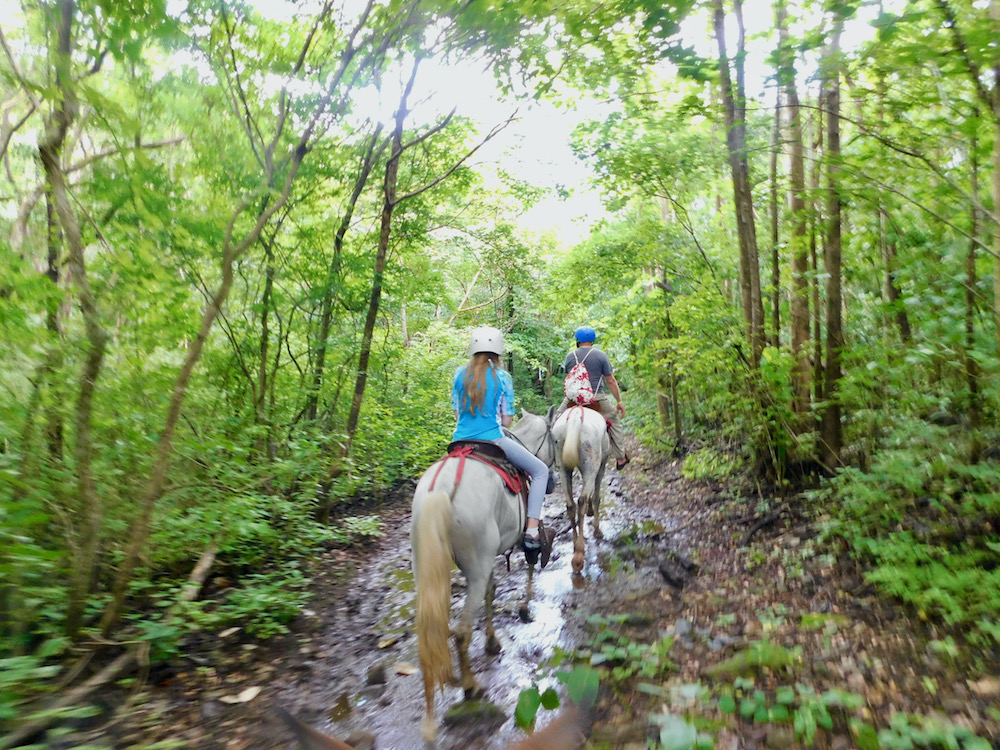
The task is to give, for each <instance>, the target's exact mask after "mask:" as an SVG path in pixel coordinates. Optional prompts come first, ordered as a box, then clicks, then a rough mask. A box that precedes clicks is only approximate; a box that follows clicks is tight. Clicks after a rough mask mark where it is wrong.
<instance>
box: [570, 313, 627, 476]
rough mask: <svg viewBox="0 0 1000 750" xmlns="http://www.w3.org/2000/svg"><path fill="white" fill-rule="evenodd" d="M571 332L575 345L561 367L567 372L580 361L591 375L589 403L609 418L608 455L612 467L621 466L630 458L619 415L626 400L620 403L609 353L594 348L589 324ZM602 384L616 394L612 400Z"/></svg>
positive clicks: (593, 335)
mask: <svg viewBox="0 0 1000 750" xmlns="http://www.w3.org/2000/svg"><path fill="white" fill-rule="evenodd" d="M573 335H574V337H575V338H576V349H575V350H574V351H571V352H570V353H569V354H567V355H566V361H565V362H564V363H563V369H564V370H565V371H566V372H569V371H570V370H572V369H573V368H574V367H575V366H576V365H578V364H580V363H581V362H582V363H583V365H584V367H586V368H587V374H588V375H589V376H590V387H591V388H592V389H593V392H594V400H593V402H592V404H593V406H595V407H596V409H597V410H598V411H600V412H601V414H602V415H604V418H605V419H606V420H607V421H608V437H609V438H610V439H611V455H613V456H614V457H615V468H616V469H619V470H621V469H622V468H623V467H624V466H625V464H627V463H628V462H629V460H630V459H629V457H628V454H627V453H626V452H625V433H624V432H622V424H621V417H624V416H625V404H624V403H622V395H621V391H620V390H619V388H618V381H617V380H615V375H614V372H615V369H614V367H612V366H611V360H610V359H609V358H608V355H607V354H605V353H604V352H603V351H601V350H600V349H596V348H594V341H596V340H597V331H595V330H594V329H593V328H591V327H590V326H581V327H580V328H577V329H576V333H574V334H573ZM605 386H607V388H609V389H610V390H611V395H612V396H614V397H615V401H616V403H615V404H612V403H611V399H610V398H609V397H608V394H607V391H606V390H605ZM573 405H574V404H573V402H572V401H570V400H569V399H568V398H564V399H563V402H562V404H560V406H559V409H558V410H557V411H556V414H557V415H560V414H562V413H563V412H564V411H566V409H568V408H569V407H571V406H573Z"/></svg>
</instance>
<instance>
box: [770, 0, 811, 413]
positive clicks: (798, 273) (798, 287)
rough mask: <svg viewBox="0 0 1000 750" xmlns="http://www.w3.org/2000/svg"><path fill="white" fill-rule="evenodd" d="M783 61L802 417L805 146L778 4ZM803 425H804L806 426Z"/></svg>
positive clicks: (805, 381)
mask: <svg viewBox="0 0 1000 750" xmlns="http://www.w3.org/2000/svg"><path fill="white" fill-rule="evenodd" d="M777 22H778V34H779V54H780V60H781V62H780V64H779V70H778V76H779V79H780V83H781V86H782V88H783V90H784V92H785V99H786V100H787V102H788V141H789V166H788V203H789V211H790V213H791V219H792V237H791V242H790V243H789V244H790V248H791V267H792V300H791V302H792V304H791V319H792V320H791V334H792V357H793V358H794V359H795V365H794V369H793V370H792V408H793V409H794V411H795V413H796V414H797V415H799V417H800V418H804V416H805V415H806V414H808V413H809V381H810V379H811V378H810V368H809V278H808V275H809V238H808V237H807V231H808V230H807V221H808V212H807V211H806V172H805V146H804V140H803V135H802V108H801V107H800V106H799V92H798V87H797V86H796V84H795V58H794V54H795V53H794V51H793V50H791V49H790V48H789V46H788V30H787V28H786V27H787V13H786V9H785V3H784V2H783V1H781V0H779V2H778V4H777ZM803 426H804V425H803Z"/></svg>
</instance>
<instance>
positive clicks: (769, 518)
mask: <svg viewBox="0 0 1000 750" xmlns="http://www.w3.org/2000/svg"><path fill="white" fill-rule="evenodd" d="M784 510H785V508H784V506H780V507H778V508H777V509H776V510H772V511H771V512H770V513H768V514H767V515H766V516H764V517H763V518H761V519H760V520H759V521H757V523H755V524H754V525H753V526H751V527H750V531H748V532H747V533H746V536H744V537H743V540H742V541H741V542H740V546H741V547H746V546H747V545H748V544H750V540H751V539H753V537H754V534H756V533H757V532H758V531H760V530H761V529H763V528H765V527H767V526H771V525H772V524H773V523H774V522H775V521H777V520H778V519H779V518H781V514H782V512H784Z"/></svg>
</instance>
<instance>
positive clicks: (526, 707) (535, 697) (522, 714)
mask: <svg viewBox="0 0 1000 750" xmlns="http://www.w3.org/2000/svg"><path fill="white" fill-rule="evenodd" d="M541 703H542V696H541V695H539V693H538V688H535V687H532V688H528V689H527V690H522V691H521V694H520V695H519V696H518V698H517V708H516V709H515V710H514V721H515V723H516V724H517V726H519V727H521V729H527V728H528V727H530V726H531V725H532V724H534V723H535V716H536V715H537V714H538V707H539V706H540V705H541Z"/></svg>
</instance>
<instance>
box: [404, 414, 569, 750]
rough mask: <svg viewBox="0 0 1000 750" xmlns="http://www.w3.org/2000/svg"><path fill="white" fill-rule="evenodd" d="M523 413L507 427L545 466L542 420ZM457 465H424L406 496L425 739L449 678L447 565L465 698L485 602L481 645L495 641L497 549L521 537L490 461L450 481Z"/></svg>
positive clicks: (510, 497) (452, 461) (549, 450)
mask: <svg viewBox="0 0 1000 750" xmlns="http://www.w3.org/2000/svg"><path fill="white" fill-rule="evenodd" d="M551 413H552V412H551V410H550V412H549V418H551ZM522 414H523V416H522V417H521V419H520V420H519V421H518V423H517V424H516V425H515V426H514V428H513V429H512V430H511V432H512V433H513V434H514V435H515V436H516V437H517V438H518V439H520V440H521V442H522V443H523V444H524V445H525V447H526V448H527V449H528V450H530V451H531V452H533V453H534V454H535V455H536V456H538V457H539V458H540V459H542V461H544V462H545V463H546V464H547V465H549V466H550V467H551V466H552V463H553V462H554V460H555V455H554V454H555V447H554V442H553V440H552V433H551V432H550V430H549V419H547V418H546V417H540V416H538V415H535V414H529V413H528V412H522ZM459 466H460V459H457V458H445V459H443V465H442V462H441V461H439V462H437V463H435V464H434V465H433V466H431V467H430V468H429V469H428V470H427V471H425V472H424V474H423V476H422V477H421V478H420V482H419V483H418V484H417V489H416V490H415V492H414V495H413V516H412V520H411V523H410V544H411V546H412V548H413V570H414V578H415V580H416V588H417V593H416V608H417V611H416V629H417V653H418V654H419V657H420V668H421V671H422V672H423V676H424V700H425V702H426V707H427V712H426V715H425V716H424V720H423V724H422V726H421V729H422V732H423V736H424V739H425V740H426V741H427V742H432V741H433V740H434V738H435V737H436V736H437V726H436V724H435V721H434V693H435V691H436V690H437V689H438V688H439V687H440V688H442V689H443V688H444V685H445V684H448V683H452V682H454V672H453V671H452V661H451V653H450V651H449V649H448V636H449V634H450V631H449V619H450V616H451V567H452V564H453V563H457V564H458V567H459V569H460V570H461V571H462V573H464V574H465V578H466V581H467V587H466V592H465V606H464V607H463V608H462V615H461V619H460V620H459V624H458V627H457V628H455V631H454V635H455V647H456V650H457V651H458V664H459V669H460V671H461V685H462V688H463V689H464V690H465V697H466V699H470V698H475V697H479V696H481V695H482V688H480V687H479V684H478V683H477V682H476V679H475V677H474V676H473V674H472V668H471V666H470V664H469V643H470V642H471V641H472V629H473V620H474V618H475V616H476V615H477V614H478V611H479V607H480V604H481V603H483V602H485V604H486V651H487V653H492V654H496V653H499V652H500V642H499V641H498V640H497V637H496V633H495V631H494V629H493V597H494V595H495V593H496V582H495V581H494V579H493V563H494V561H495V560H496V557H497V555H500V554H503V553H504V552H506V551H507V550H509V549H511V548H513V547H514V546H515V545H517V544H519V543H520V541H521V537H522V536H523V534H524V524H525V520H526V510H525V507H524V501H523V500H522V499H521V497H520V496H519V495H514V494H513V493H511V492H510V491H509V490H508V489H507V487H506V485H505V484H504V482H503V480H502V479H501V478H500V476H499V475H498V474H497V472H496V470H495V469H493V467H491V466H487V465H485V464H483V463H482V462H481V461H477V460H475V459H467V460H466V461H465V462H464V467H463V468H462V476H461V481H458V482H456V477H457V474H458V470H459ZM533 573H534V566H530V567H529V568H528V587H527V592H526V598H525V603H524V604H523V605H522V612H525V611H526V608H527V603H528V601H529V600H530V597H531V581H532V575H533Z"/></svg>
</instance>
